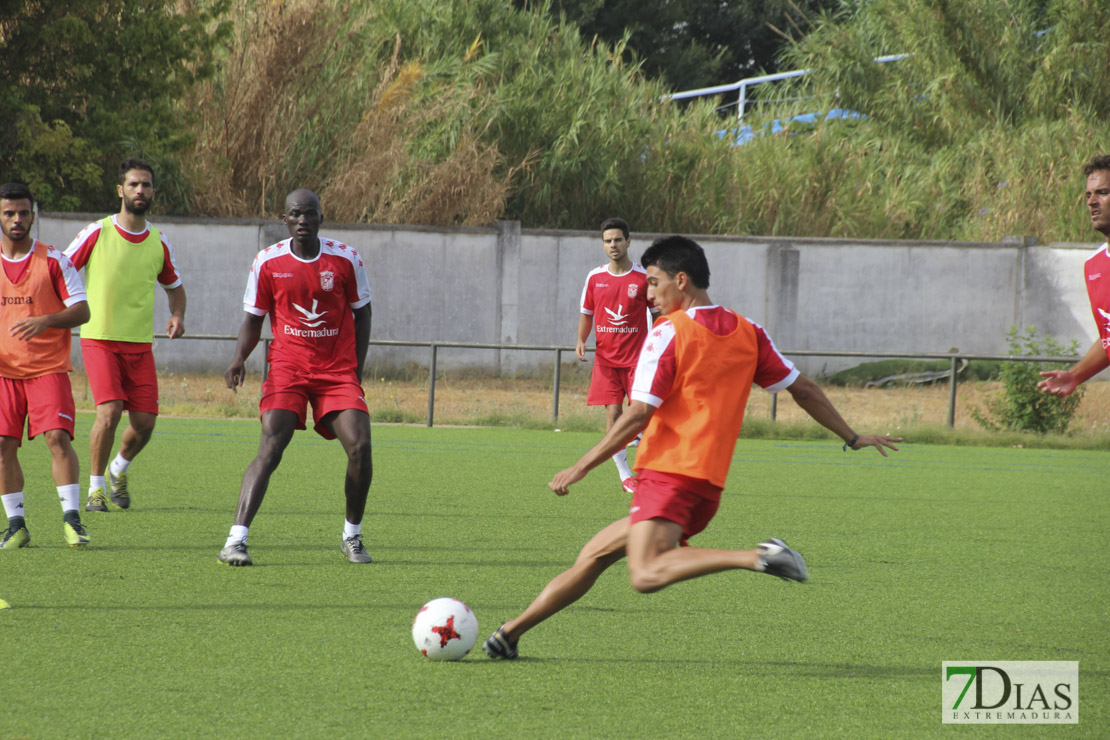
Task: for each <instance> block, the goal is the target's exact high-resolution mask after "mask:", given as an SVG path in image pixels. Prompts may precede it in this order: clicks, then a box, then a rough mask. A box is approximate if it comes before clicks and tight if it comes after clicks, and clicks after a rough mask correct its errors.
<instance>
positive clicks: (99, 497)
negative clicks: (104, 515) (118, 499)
mask: <svg viewBox="0 0 1110 740" xmlns="http://www.w3.org/2000/svg"><path fill="white" fill-rule="evenodd" d="M107 510H108V497H107V496H105V495H104V489H103V488H94V489H92V490H91V491H89V502H88V503H87V504H85V511H107Z"/></svg>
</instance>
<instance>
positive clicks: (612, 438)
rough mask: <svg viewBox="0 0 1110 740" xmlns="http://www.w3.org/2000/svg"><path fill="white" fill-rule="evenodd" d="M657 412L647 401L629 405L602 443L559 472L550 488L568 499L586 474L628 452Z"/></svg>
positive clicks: (634, 402)
mask: <svg viewBox="0 0 1110 740" xmlns="http://www.w3.org/2000/svg"><path fill="white" fill-rule="evenodd" d="M654 413H655V407H654V406H652V405H651V404H648V403H644V402H643V401H632V402H631V403H629V404H628V408H627V409H626V410H625V412H624V413H623V414H621V415H620V418H619V419H617V422H616V423H615V424H613V426H611V427H609V431H608V432H606V434H605V436H604V437H602V438H601V441H600V442H598V443H597V444H596V445H594V446H593V448H591V449H590V451H589V452H587V453H586V454H585V455H583V456H582V457H581V459H579V460H578V462H577V463H575V464H574V465H572V466H571V467H569V468H567V469H566V470H563V471H560V472H559V473H557V474H556V475H555V477H554V478H552V479H551V482H550V483H548V484H547V487H548V488H550V489H551V490H552V491H554V492H555V493H557V494H559V495H560V496H566V495H567V493H568V492H569V487H570V485H571V484H573V483H577V482H578V481H580V480H582V479H583V478H585V477H586V473H588V472H590V471H591V470H593V469H594V468H595V467H597V466H598V465H600V464H601V463H603V462H605V461H606V460H609V459H611V458H612V457H613V455H615V454H616V453H617V450H622V449H624V447H625V445H627V444H628V443H629V442H631V441H632V438H633V437H635V436H636V435H637V434H639V433H640V432H642V431H643V430H644V428H645V427H647V425H648V422H649V421H651V417H652V415H653V414H654Z"/></svg>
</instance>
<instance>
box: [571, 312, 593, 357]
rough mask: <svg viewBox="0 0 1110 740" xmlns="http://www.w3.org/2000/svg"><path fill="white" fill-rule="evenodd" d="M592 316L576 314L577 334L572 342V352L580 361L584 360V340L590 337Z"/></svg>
mask: <svg viewBox="0 0 1110 740" xmlns="http://www.w3.org/2000/svg"><path fill="white" fill-rule="evenodd" d="M593 319H594V317H593V316H588V315H587V314H584V313H580V314H578V336H577V341H576V342H575V344H574V354H575V356H576V357H577V358H578V359H579V360H580V361H581V362H585V361H586V340H587V339H589V338H590V329H592V328H593V323H594V321H593Z"/></svg>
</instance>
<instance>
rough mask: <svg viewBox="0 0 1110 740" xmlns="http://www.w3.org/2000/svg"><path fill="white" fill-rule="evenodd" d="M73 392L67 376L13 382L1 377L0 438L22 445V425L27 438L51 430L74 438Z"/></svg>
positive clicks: (10, 379) (56, 375) (52, 374)
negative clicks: (17, 441)
mask: <svg viewBox="0 0 1110 740" xmlns="http://www.w3.org/2000/svg"><path fill="white" fill-rule="evenodd" d="M75 413H76V410H75V409H74V406H73V390H72V389H71V388H70V385H69V375H67V374H66V373H51V374H50V375H43V376H42V377H40V378H28V379H26V380H14V379H12V378H0V436H4V437H14V438H15V439H18V440H20V441H21V442H22V439H23V423H24V422H27V439H34V438H35V437H37V436H38V435H40V434H42V433H43V432H49V431H50V430H51V429H62V430H65V431H66V432H67V433H68V434H69V438H70V439H73V417H74V414H75Z"/></svg>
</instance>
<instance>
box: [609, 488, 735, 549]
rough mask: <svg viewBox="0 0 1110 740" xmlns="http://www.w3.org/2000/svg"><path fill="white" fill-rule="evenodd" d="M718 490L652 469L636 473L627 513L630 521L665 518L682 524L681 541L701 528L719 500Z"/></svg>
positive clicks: (707, 520)
mask: <svg viewBox="0 0 1110 740" xmlns="http://www.w3.org/2000/svg"><path fill="white" fill-rule="evenodd" d="M721 490H722V489H720V488H718V487H717V486H715V485H713V484H712V483H710V482H709V481H707V480H703V479H702V478H690V477H689V476H685V475H678V474H677V473H660V472H658V471H655V470H639V471H637V472H636V493H635V494H634V495H633V496H632V505H631V508H630V509H629V512H628V520H629V523H630V524H635V523H636V522H642V521H646V520H648V519H666V520H667V521H669V522H674V523H675V524H681V525H682V542H681V544H683V545H685V544H686V540H688V539H690V538H691V537H693V536H694V535H696V534H697V533H698V532H701V531H702V530H703V529H705V528H706V527H707V526H708V525H709V522H710V520H711V519H713V515H714V514H716V513H717V507H718V506H719V505H720V503H721Z"/></svg>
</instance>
